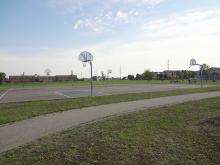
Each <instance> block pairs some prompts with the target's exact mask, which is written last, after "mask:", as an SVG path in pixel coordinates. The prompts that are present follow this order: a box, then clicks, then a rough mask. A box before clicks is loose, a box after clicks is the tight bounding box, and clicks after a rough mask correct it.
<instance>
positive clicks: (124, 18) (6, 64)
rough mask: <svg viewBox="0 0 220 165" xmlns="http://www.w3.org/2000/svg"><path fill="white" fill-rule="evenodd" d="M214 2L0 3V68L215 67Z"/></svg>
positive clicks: (219, 20) (219, 9)
mask: <svg viewBox="0 0 220 165" xmlns="http://www.w3.org/2000/svg"><path fill="white" fill-rule="evenodd" d="M219 41H220V1H219V0H209V1H208V0H184V1H183V0H106V1H100V0H80V1H79V0H37V1H36V0H20V1H17V0H9V1H8V0H1V1H0V66H2V67H1V71H4V72H6V73H7V74H21V73H22V72H23V71H24V72H25V73H26V74H35V73H37V74H44V70H45V69H46V68H48V67H49V68H50V69H51V70H52V74H69V73H70V70H73V72H74V73H75V74H78V75H79V76H81V75H82V76H88V75H89V74H88V73H89V72H88V69H85V68H82V65H81V63H80V62H79V61H78V59H77V57H78V54H79V53H80V52H81V51H83V50H88V51H91V53H93V55H94V60H95V61H94V66H95V74H97V75H99V74H100V72H101V71H107V70H108V69H112V70H113V76H118V75H119V66H120V64H121V65H122V70H123V75H126V74H128V73H132V74H136V73H137V72H139V73H141V72H143V71H144V70H145V69H150V70H153V71H160V70H164V69H166V63H167V61H168V60H170V63H171V69H187V66H188V61H189V59H190V58H191V57H194V58H196V59H197V60H198V61H199V62H201V63H207V64H209V65H210V66H219V67H220V63H219V61H220V56H219V54H220V50H219V48H218V47H219V46H218V45H219V44H218V43H220V42H219Z"/></svg>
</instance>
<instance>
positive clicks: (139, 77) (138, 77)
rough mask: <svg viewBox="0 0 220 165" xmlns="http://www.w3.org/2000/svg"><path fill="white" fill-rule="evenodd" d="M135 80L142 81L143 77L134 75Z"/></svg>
mask: <svg viewBox="0 0 220 165" xmlns="http://www.w3.org/2000/svg"><path fill="white" fill-rule="evenodd" d="M135 79H136V80H142V79H143V76H142V75H141V74H136V77H135Z"/></svg>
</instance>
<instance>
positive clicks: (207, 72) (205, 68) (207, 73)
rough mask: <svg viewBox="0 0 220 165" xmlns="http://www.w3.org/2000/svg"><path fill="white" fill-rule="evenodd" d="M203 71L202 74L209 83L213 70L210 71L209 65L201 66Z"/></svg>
mask: <svg viewBox="0 0 220 165" xmlns="http://www.w3.org/2000/svg"><path fill="white" fill-rule="evenodd" d="M201 69H202V72H203V73H202V74H203V76H205V80H206V81H207V80H208V78H210V76H211V69H210V67H209V65H207V64H203V65H202V66H201Z"/></svg>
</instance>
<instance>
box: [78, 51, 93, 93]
mask: <svg viewBox="0 0 220 165" xmlns="http://www.w3.org/2000/svg"><path fill="white" fill-rule="evenodd" d="M78 58H79V61H81V62H82V63H83V67H86V63H87V62H88V63H89V64H90V69H91V96H93V82H92V81H93V75H92V61H93V56H92V54H91V53H90V52H87V51H84V52H82V53H80V54H79V57H78Z"/></svg>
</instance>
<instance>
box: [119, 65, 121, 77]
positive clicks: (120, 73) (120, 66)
mask: <svg viewBox="0 0 220 165" xmlns="http://www.w3.org/2000/svg"><path fill="white" fill-rule="evenodd" d="M119 74H120V80H121V64H120V70H119Z"/></svg>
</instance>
